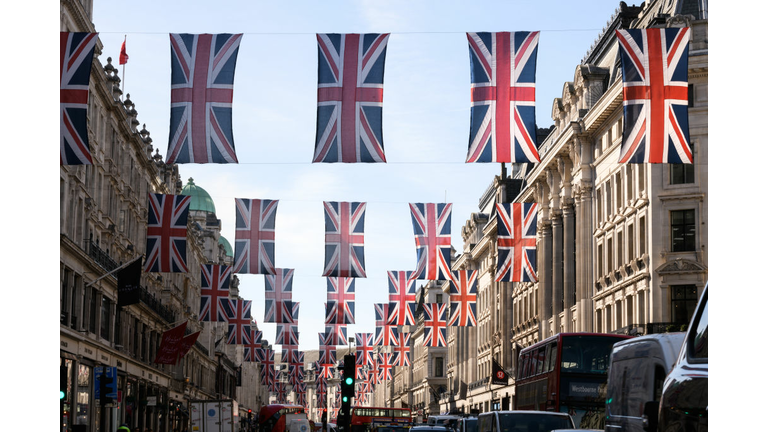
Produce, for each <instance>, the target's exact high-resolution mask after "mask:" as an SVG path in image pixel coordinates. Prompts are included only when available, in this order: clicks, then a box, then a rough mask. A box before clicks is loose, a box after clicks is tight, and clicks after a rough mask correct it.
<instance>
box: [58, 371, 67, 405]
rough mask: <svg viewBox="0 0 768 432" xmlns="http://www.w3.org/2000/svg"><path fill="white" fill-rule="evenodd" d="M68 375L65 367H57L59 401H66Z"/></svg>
mask: <svg viewBox="0 0 768 432" xmlns="http://www.w3.org/2000/svg"><path fill="white" fill-rule="evenodd" d="M68 374H69V369H67V366H66V365H61V366H59V399H61V400H67V383H68V381H69V380H68V379H67V376H68Z"/></svg>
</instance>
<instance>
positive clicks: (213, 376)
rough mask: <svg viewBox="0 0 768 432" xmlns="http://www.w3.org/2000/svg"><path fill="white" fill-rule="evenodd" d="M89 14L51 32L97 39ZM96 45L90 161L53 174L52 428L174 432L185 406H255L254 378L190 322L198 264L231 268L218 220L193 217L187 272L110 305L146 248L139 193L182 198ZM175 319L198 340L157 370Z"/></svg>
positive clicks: (64, 8)
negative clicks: (216, 402)
mask: <svg viewBox="0 0 768 432" xmlns="http://www.w3.org/2000/svg"><path fill="white" fill-rule="evenodd" d="M92 12H93V4H92V2H91V1H88V0H84V1H74V0H63V1H62V2H61V15H60V18H61V19H60V30H61V31H79V32H94V31H95V26H94V24H93V22H92ZM101 49H102V47H101V43H100V42H98V41H97V44H96V48H95V52H94V59H93V63H92V67H91V79H90V90H89V101H88V105H89V106H88V137H89V143H90V147H91V153H92V157H93V160H94V163H93V165H85V166H61V167H60V185H59V188H60V291H59V292H60V311H61V319H60V354H61V359H60V362H61V366H62V367H63V368H65V370H66V376H67V390H68V392H67V393H68V395H67V398H66V399H65V400H63V401H62V404H61V412H60V415H61V417H60V418H61V424H60V430H66V428H71V429H73V430H81V431H96V430H114V429H116V427H117V425H119V424H121V423H123V422H125V423H128V424H129V425H130V426H131V428H132V429H134V428H141V429H143V428H147V427H148V428H152V429H153V430H155V431H158V432H165V431H171V430H173V429H174V428H177V427H178V428H180V429H181V428H182V426H183V425H185V424H187V422H188V413H187V406H188V405H187V402H188V401H189V400H193V399H219V398H220V399H235V400H239V402H240V405H241V406H242V407H244V408H248V407H252V408H254V409H256V408H257V407H258V403H259V397H258V393H259V391H260V389H259V386H258V380H257V379H256V380H254V379H253V378H252V377H253V376H254V374H253V372H250V373H249V372H247V371H246V374H245V378H246V379H247V380H248V382H249V383H250V384H249V385H253V387H248V389H252V390H245V389H246V387H244V386H243V387H238V381H237V377H238V372H239V367H240V366H241V365H240V363H242V352H241V351H242V348H239V349H240V352H237V349H236V348H234V347H225V346H224V345H223V344H222V343H219V344H218V345H217V343H216V342H217V341H218V339H217V338H216V336H217V335H219V336H220V335H221V329H218V328H217V326H216V325H214V324H211V323H201V322H200V321H199V319H198V317H197V311H199V308H200V271H199V268H200V264H207V263H220V264H224V263H226V262H231V247H230V248H229V249H230V253H229V255H227V253H226V240H224V242H220V235H219V233H220V222H218V221H217V220H216V219H215V212H214V213H213V214H209V213H208V212H205V211H203V210H205V209H204V208H196V207H192V208H191V209H190V213H191V214H192V216H191V217H190V223H189V225H188V241H187V243H188V254H187V260H188V262H187V264H188V267H189V268H190V269H191V270H190V272H189V273H184V274H182V273H152V274H143V275H142V278H141V300H140V302H139V303H137V304H133V305H129V306H124V307H122V308H118V307H117V277H116V273H115V271H116V270H118V269H119V268H120V267H121V266H122V265H123V264H127V263H129V262H132V261H133V260H134V259H137V258H139V257H141V256H142V255H144V252H145V248H146V223H147V210H148V209H147V196H148V194H149V193H164V194H183V193H184V192H185V191H184V189H183V188H182V181H181V178H180V175H179V169H178V166H176V165H166V164H165V163H164V162H163V161H162V156H161V155H160V154H159V152H155V154H154V155H153V151H154V150H155V149H154V147H153V145H152V139H151V138H150V133H149V131H147V129H146V127H142V128H141V129H140V130H139V125H140V122H139V121H138V118H137V117H138V112H137V109H136V105H135V104H134V102H133V101H131V99H130V95H125V96H123V95H122V92H121V90H120V78H119V77H118V75H117V70H116V68H115V67H114V66H113V65H112V63H111V59H107V63H106V64H103V63H102V61H101V60H100V59H99V56H100V54H101ZM211 216H212V218H211ZM232 295H233V296H237V286H236V282H235V283H234V286H233V292H232ZM184 321H187V333H192V332H195V331H201V335H200V337H199V338H198V340H197V342H196V343H195V344H194V346H193V347H192V349H191V350H190V352H189V353H188V354H187V355H186V356H185V357H184V358H183V359H182V360H181V362H180V363H179V364H177V365H160V364H155V363H154V362H153V361H154V359H155V356H156V354H157V350H158V348H159V345H160V340H161V337H162V334H163V332H164V331H166V330H168V329H170V328H172V327H173V326H175V325H178V324H180V323H182V322H184ZM97 367H116V368H117V373H118V376H117V388H118V392H119V393H118V394H119V396H118V400H116V401H114V403H113V404H111V405H108V406H103V407H102V406H100V403H99V400H98V399H97V398H95V388H94V385H95V371H96V369H95V368H97ZM240 375H241V376H243V374H242V373H241V374H240ZM254 382H255V384H254Z"/></svg>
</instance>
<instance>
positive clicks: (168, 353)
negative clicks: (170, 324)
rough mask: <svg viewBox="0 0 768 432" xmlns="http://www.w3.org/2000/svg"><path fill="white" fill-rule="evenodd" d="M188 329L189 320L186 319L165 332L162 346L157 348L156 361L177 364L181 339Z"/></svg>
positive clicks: (161, 342)
mask: <svg viewBox="0 0 768 432" xmlns="http://www.w3.org/2000/svg"><path fill="white" fill-rule="evenodd" d="M186 329H187V322H186V321H184V322H183V323H181V324H179V325H177V326H176V327H174V328H172V329H170V330H167V331H165V332H164V333H163V338H162V339H161V340H160V348H159V349H158V350H157V357H155V363H157V364H176V358H177V357H178V355H179V348H181V340H182V338H184V331H185V330H186ZM193 343H194V342H193Z"/></svg>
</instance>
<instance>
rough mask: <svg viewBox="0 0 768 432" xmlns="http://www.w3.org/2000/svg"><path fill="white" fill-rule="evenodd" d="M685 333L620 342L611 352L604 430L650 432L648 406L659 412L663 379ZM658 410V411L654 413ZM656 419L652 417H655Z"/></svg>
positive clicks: (658, 335)
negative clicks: (646, 410) (649, 403)
mask: <svg viewBox="0 0 768 432" xmlns="http://www.w3.org/2000/svg"><path fill="white" fill-rule="evenodd" d="M684 339H685V333H682V332H680V333H660V334H651V335H646V336H640V337H636V338H632V339H627V340H625V341H622V342H617V343H616V344H615V345H613V351H612V352H611V361H610V367H609V369H608V385H607V392H606V397H605V416H606V419H605V431H606V432H617V431H630V432H648V429H647V427H648V420H649V418H648V413H646V412H644V411H645V409H646V406H649V407H652V408H656V409H658V405H656V404H651V405H646V404H647V403H648V402H656V403H658V401H659V400H661V390H662V387H663V384H664V378H666V376H667V374H668V373H669V371H670V370H672V367H673V366H674V364H675V361H676V360H677V356H678V354H679V353H680V347H681V346H682V345H683V340H684ZM654 411H655V410H654ZM652 417H653V416H652Z"/></svg>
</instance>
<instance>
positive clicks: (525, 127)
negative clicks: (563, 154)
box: [467, 32, 540, 163]
mask: <svg viewBox="0 0 768 432" xmlns="http://www.w3.org/2000/svg"><path fill="white" fill-rule="evenodd" d="M467 39H468V40H469V62H470V70H471V71H472V87H471V89H472V104H471V121H470V123H471V127H470V132H469V151H468V152H467V162H514V163H520V162H530V163H534V162H539V161H540V159H539V152H538V150H536V53H537V51H538V45H539V32H513V33H510V32H498V33H489V32H479V33H467Z"/></svg>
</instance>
